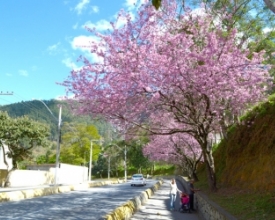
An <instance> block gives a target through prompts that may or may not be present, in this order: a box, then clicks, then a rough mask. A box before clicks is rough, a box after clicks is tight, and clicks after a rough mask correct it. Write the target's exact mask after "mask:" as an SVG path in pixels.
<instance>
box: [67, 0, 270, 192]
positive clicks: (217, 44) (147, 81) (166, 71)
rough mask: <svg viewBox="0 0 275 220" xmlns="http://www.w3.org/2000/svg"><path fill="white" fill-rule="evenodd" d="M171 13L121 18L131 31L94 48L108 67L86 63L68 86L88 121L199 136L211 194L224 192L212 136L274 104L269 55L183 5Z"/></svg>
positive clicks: (168, 8)
mask: <svg viewBox="0 0 275 220" xmlns="http://www.w3.org/2000/svg"><path fill="white" fill-rule="evenodd" d="M163 8H165V10H161V11H156V10H155V9H154V8H152V7H149V6H147V5H144V6H141V8H140V10H139V12H138V15H137V17H136V19H135V20H131V16H130V15H129V14H126V13H123V12H121V13H120V14H119V18H118V19H117V22H119V21H120V19H122V20H124V21H126V24H125V25H124V26H123V27H121V26H120V25H119V24H117V23H114V24H113V30H112V32H110V33H109V34H108V35H102V34H100V33H96V32H93V30H92V33H94V34H96V36H97V37H98V38H99V39H100V40H99V41H97V42H92V43H91V45H90V47H91V52H92V53H93V54H95V55H97V56H99V57H101V61H100V62H89V61H88V60H87V59H85V58H83V61H84V67H83V68H82V69H81V70H80V71H77V70H76V71H73V72H72V73H71V77H69V78H68V80H66V81H65V82H64V83H63V85H64V86H65V87H67V89H68V91H69V92H71V93H73V94H75V98H76V99H77V100H79V102H80V103H81V108H80V110H81V112H82V113H89V114H102V115H104V116H105V117H106V118H111V119H117V120H124V121H127V122H128V123H132V124H134V125H136V126H140V127H143V125H144V123H147V125H146V127H144V128H145V129H149V130H150V132H151V134H159V135H171V134H175V133H187V134H189V135H190V136H192V137H193V138H194V139H195V140H196V141H197V142H198V143H199V146H200V148H201V152H202V155H203V161H204V163H205V164H206V171H207V177H208V183H209V187H210V188H211V189H212V190H216V175H215V165H214V159H213V156H212V146H211V143H212V141H211V139H212V138H213V137H212V136H213V134H214V133H216V132H219V131H220V129H221V125H222V124H223V125H224V124H225V122H227V121H228V122H231V123H232V119H231V118H230V117H231V116H232V115H239V114H240V112H242V111H244V110H245V109H247V108H248V107H250V106H251V105H253V104H255V103H257V102H259V101H262V100H264V99H265V98H266V92H267V90H268V89H269V87H270V76H269V74H268V70H267V68H266V66H264V65H263V64H262V63H263V62H264V58H263V55H264V54H263V52H260V53H253V56H251V57H250V59H248V55H249V54H250V51H249V50H247V49H245V48H240V47H239V45H238V44H237V39H238V32H237V30H236V29H232V31H231V32H229V33H226V34H224V33H225V32H224V28H223V24H222V23H221V22H216V17H215V16H213V15H212V14H210V13H206V12H205V13H203V14H200V15H197V14H196V13H195V12H194V11H192V10H190V11H185V12H184V14H183V15H182V14H178V8H177V4H176V2H175V1H170V3H169V4H167V5H164V4H163ZM225 16H227V15H226V14H225ZM226 18H227V19H229V18H228V17H221V18H220V20H223V19H226ZM98 42H99V43H98ZM103 48H104V49H103ZM102 60H103V61H102ZM84 85H85V86H84ZM83 86H84V87H83ZM87 86H88V88H87ZM91 93H92V94H93V95H92V96H91V95H90V94H91ZM227 112H229V113H230V114H229V116H228V115H227Z"/></svg>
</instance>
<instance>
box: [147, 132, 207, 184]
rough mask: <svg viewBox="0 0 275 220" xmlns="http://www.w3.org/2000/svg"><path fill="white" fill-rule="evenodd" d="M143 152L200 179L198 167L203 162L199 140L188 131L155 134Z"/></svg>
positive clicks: (155, 159) (150, 157)
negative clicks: (197, 172) (187, 132)
mask: <svg viewBox="0 0 275 220" xmlns="http://www.w3.org/2000/svg"><path fill="white" fill-rule="evenodd" d="M143 153H144V154H145V155H147V156H148V157H149V159H151V160H154V161H165V162H168V163H170V164H174V165H176V166H178V167H180V168H181V169H182V170H183V171H186V172H187V173H188V175H189V177H191V178H194V179H196V180H198V177H197V175H196V171H197V167H198V164H199V163H200V162H202V152H201V148H200V146H199V144H198V142H197V141H196V140H195V139H194V138H193V137H192V136H190V135H188V134H186V133H177V134H173V135H169V136H168V135H153V136H151V140H150V142H149V143H148V144H147V145H146V146H145V147H144V148H143Z"/></svg>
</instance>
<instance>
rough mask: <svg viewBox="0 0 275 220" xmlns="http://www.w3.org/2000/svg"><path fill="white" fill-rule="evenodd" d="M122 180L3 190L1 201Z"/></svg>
mask: <svg viewBox="0 0 275 220" xmlns="http://www.w3.org/2000/svg"><path fill="white" fill-rule="evenodd" d="M121 182H122V181H119V180H116V181H104V182H95V183H84V184H75V185H67V186H51V187H48V188H40V189H27V190H19V191H10V192H1V193H0V202H9V201H18V200H22V199H30V198H35V197H40V196H46V195H52V194H58V193H64V192H70V191H76V190H81V189H87V188H91V187H97V186H104V185H111V184H117V183H121Z"/></svg>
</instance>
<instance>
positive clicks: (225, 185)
mask: <svg viewBox="0 0 275 220" xmlns="http://www.w3.org/2000/svg"><path fill="white" fill-rule="evenodd" d="M214 158H215V166H216V173H217V181H218V188H219V190H218V192H217V193H211V192H210V191H209V190H208V189H207V183H206V177H205V170H204V168H203V167H200V169H199V175H198V176H199V178H200V181H199V182H197V184H196V185H197V187H199V188H201V189H202V190H203V191H204V192H205V193H206V194H208V196H209V197H210V199H212V200H214V201H215V202H217V203H218V204H219V205H221V206H222V207H224V208H225V209H226V210H228V211H229V212H230V213H231V214H233V215H235V216H236V217H237V218H238V219H244V220H245V219H255V220H256V219H257V220H258V219H275V171H274V162H275V96H273V97H270V99H269V101H268V102H266V103H263V104H260V105H258V106H256V107H255V108H253V109H252V110H251V111H250V112H249V113H247V114H246V115H244V116H243V117H242V119H241V123H239V124H237V125H234V126H232V127H231V128H230V129H229V132H228V137H227V138H226V139H224V140H223V141H222V142H221V143H220V144H219V146H218V147H217V149H216V151H215V152H214Z"/></svg>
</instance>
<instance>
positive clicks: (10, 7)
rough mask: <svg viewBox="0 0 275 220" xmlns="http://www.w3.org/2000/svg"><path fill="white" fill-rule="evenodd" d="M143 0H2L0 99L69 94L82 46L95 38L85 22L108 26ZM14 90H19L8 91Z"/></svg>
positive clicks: (9, 100) (0, 102)
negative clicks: (68, 84)
mask: <svg viewBox="0 0 275 220" xmlns="http://www.w3.org/2000/svg"><path fill="white" fill-rule="evenodd" d="M134 3H137V4H139V3H140V1H139V0H113V1H110V0H0V30H1V33H0V51H1V58H0V105H8V104H12V103H17V102H21V101H31V100H33V99H41V100H49V99H55V98H58V97H59V96H64V95H65V88H64V87H63V86H60V85H57V84H56V82H62V81H64V80H65V79H66V78H67V77H68V76H69V74H70V71H71V69H72V68H78V67H79V66H80V65H81V63H77V58H78V57H79V56H80V55H84V56H85V55H87V52H88V51H87V50H86V51H85V50H84V49H82V48H79V47H77V45H80V44H83V43H84V44H85V43H87V42H88V41H89V39H90V37H91V34H90V33H89V32H88V31H87V30H86V29H85V28H84V26H85V25H86V26H89V27H96V28H97V29H98V30H101V31H104V30H106V29H107V28H108V25H109V22H110V21H113V20H114V18H115V16H116V14H117V13H118V11H119V10H120V9H121V8H124V10H126V11H129V12H131V13H134V10H135V9H136V7H134ZM5 93H13V95H4V94H5Z"/></svg>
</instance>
